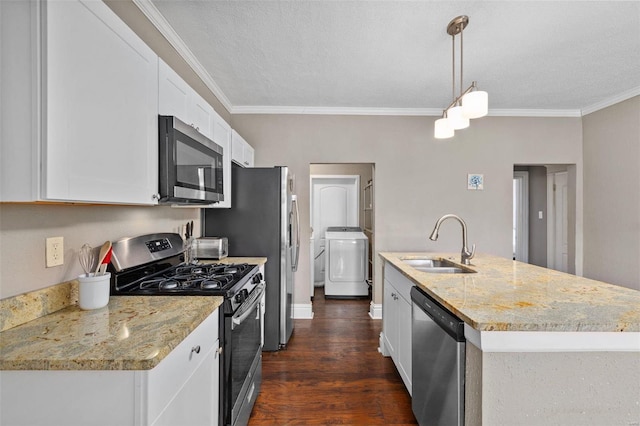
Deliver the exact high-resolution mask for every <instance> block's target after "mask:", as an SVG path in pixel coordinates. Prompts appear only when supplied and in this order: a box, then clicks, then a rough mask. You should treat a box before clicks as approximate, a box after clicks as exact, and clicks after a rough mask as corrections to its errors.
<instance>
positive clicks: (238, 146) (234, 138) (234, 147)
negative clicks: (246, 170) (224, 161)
mask: <svg viewBox="0 0 640 426" xmlns="http://www.w3.org/2000/svg"><path fill="white" fill-rule="evenodd" d="M244 144H245V141H244V139H242V136H240V135H239V134H238V132H236V131H235V130H232V131H231V160H233V162H234V163H237V164H240V165H242V163H243V162H244Z"/></svg>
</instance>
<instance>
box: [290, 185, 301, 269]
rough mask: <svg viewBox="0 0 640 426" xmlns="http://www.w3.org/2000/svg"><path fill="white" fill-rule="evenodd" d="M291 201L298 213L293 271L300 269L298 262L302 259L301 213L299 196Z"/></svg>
mask: <svg viewBox="0 0 640 426" xmlns="http://www.w3.org/2000/svg"><path fill="white" fill-rule="evenodd" d="M291 203H292V204H293V206H294V211H295V213H296V256H295V260H294V262H293V272H296V271H297V270H298V262H299V260H300V214H299V211H298V199H297V197H295V196H294V197H293V198H292V200H291Z"/></svg>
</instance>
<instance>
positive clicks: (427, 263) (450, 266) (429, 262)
mask: <svg viewBox="0 0 640 426" xmlns="http://www.w3.org/2000/svg"><path fill="white" fill-rule="evenodd" d="M400 260H402V261H403V262H404V263H406V264H407V265H409V266H411V267H412V268H414V269H417V270H418V271H421V272H428V273H430V274H469V273H475V272H476V271H474V270H473V269H469V268H466V267H464V266H461V265H457V264H455V263H453V262H451V261H449V260H446V259H426V258H420V259H416V258H413V259H400Z"/></svg>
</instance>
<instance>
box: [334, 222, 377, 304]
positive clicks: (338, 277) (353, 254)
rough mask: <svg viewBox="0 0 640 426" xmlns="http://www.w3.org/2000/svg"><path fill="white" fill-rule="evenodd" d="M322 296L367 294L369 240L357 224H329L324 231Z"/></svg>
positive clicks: (336, 296)
mask: <svg viewBox="0 0 640 426" xmlns="http://www.w3.org/2000/svg"><path fill="white" fill-rule="evenodd" d="M325 239H326V243H325V249H326V251H327V253H326V255H325V279H324V294H325V297H335V298H348V297H364V296H368V295H369V284H368V283H367V279H368V278H369V268H368V267H367V259H368V258H369V240H368V238H367V236H366V235H365V234H364V233H363V232H362V229H360V228H358V227H329V228H327V231H326V233H325Z"/></svg>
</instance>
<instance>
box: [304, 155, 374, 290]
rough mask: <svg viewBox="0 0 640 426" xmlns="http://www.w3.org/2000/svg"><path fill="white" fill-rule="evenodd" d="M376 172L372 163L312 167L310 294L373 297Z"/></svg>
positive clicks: (310, 178) (317, 165) (315, 165)
mask: <svg viewBox="0 0 640 426" xmlns="http://www.w3.org/2000/svg"><path fill="white" fill-rule="evenodd" d="M374 170H375V166H374V164H371V163H343V164H311V165H310V166H309V176H310V177H309V180H310V193H311V197H310V204H311V205H310V208H309V212H310V216H311V217H310V222H311V227H312V232H311V236H310V241H309V244H310V249H309V253H310V256H309V257H310V259H309V261H310V264H311V265H310V268H309V269H310V275H311V276H310V280H309V282H310V283H311V289H310V293H311V295H312V296H315V297H323V298H327V299H352V298H362V299H371V290H372V287H371V283H372V282H373V273H374V270H373V253H375V251H374V247H375V239H374V235H375V218H374V197H373V194H374Z"/></svg>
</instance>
